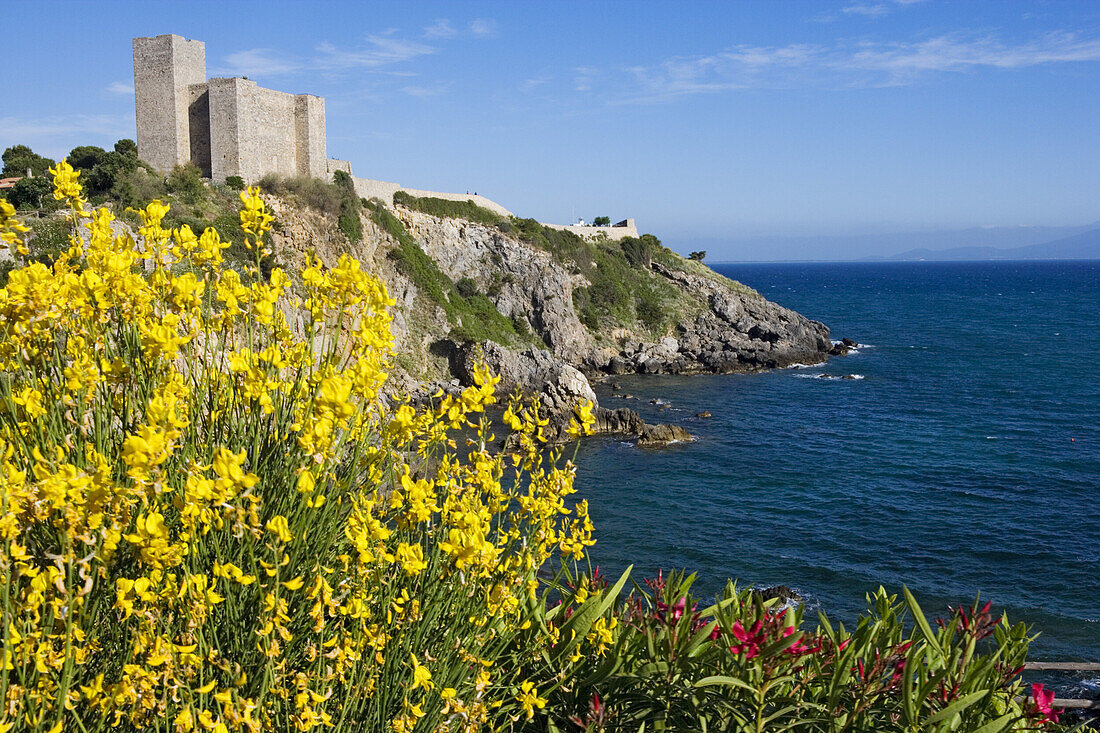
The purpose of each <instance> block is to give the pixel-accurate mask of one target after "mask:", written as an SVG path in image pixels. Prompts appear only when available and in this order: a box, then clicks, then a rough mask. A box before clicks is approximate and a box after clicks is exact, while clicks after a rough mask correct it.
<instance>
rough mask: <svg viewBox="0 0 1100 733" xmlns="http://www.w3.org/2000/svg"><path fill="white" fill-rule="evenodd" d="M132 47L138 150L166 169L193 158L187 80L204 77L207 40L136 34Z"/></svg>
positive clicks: (189, 82) (201, 80) (198, 81)
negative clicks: (152, 36)
mask: <svg viewBox="0 0 1100 733" xmlns="http://www.w3.org/2000/svg"><path fill="white" fill-rule="evenodd" d="M133 52H134V104H135V111H136V114H137V145H138V155H139V156H141V158H142V160H145V161H147V162H148V163H149V164H150V165H152V166H153V167H154V168H156V169H157V170H160V171H169V170H171V169H172V167H173V166H176V165H178V164H181V163H186V162H187V161H189V160H191V124H190V106H191V104H192V102H194V101H196V100H195V99H193V98H192V95H191V92H190V86H191V85H192V84H203V83H205V82H206V46H205V45H204V44H203V43H202V42H201V41H189V40H187V39H185V38H181V37H180V36H174V35H165V36H157V37H155V38H135V39H134V40H133ZM201 146H202V144H201V143H199V147H200V148H201Z"/></svg>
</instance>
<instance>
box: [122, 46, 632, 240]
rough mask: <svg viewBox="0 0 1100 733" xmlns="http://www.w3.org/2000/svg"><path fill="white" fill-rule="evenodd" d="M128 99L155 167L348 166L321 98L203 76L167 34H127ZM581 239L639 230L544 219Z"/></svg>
mask: <svg viewBox="0 0 1100 733" xmlns="http://www.w3.org/2000/svg"><path fill="white" fill-rule="evenodd" d="M133 47H134V103H135V107H136V113H137V146H138V156H139V157H141V159H142V160H144V161H146V162H147V163H149V164H150V165H152V166H153V167H154V168H156V169H157V170H159V171H161V172H164V173H167V172H168V171H170V170H171V169H172V168H173V167H175V166H177V165H182V164H185V163H193V164H194V165H195V166H196V167H197V168H198V169H199V170H200V171H202V174H203V176H205V177H207V178H210V179H211V180H213V181H215V182H217V183H224V182H225V179H226V178H229V177H230V176H240V177H241V178H242V179H244V181H245V182H246V183H255V182H256V181H258V180H259V179H260V178H261V177H262V176H263V175H264V174H267V173H277V174H279V175H283V176H309V177H312V178H322V179H326V180H331V179H332V177H333V175H334V174H335V172H336V171H338V170H341V171H344V172H346V173H348V174H349V175H351V172H352V171H351V164H350V163H349V162H347V161H345V160H335V159H332V158H329V157H327V152H326V146H325V100H324V99H323V98H322V97H318V96H315V95H312V94H287V93H286V92H277V91H275V90H273V89H265V88H263V87H261V86H259V85H258V84H257V83H256V82H254V81H250V80H248V79H244V78H240V77H232V78H214V79H208V78H207V77H206V44H204V43H203V42H202V41H192V40H188V39H186V38H183V37H182V36H177V35H173V34H166V35H161V36H154V37H151V38H135V39H134V40H133ZM352 181H353V182H354V184H355V190H356V193H358V194H359V195H360V196H362V197H364V198H375V197H377V198H380V199H382V200H383V201H384V202H386V204H387V205H392V203H393V194H394V193H396V192H397V191H406V192H407V193H409V194H410V195H412V196H430V197H434V198H442V199H448V200H452V201H466V200H471V201H473V202H474V203H475V204H477V205H478V206H482V207H484V208H486V209H489V210H490V211H493V212H496V213H497V214H500V215H501V216H511V215H512V212H510V211H508V209H506V208H504V207H503V206H501V205H500V204H498V203H496V202H495V201H492V200H490V199H488V198H486V197H484V196H478V195H476V194H474V195H470V194H468V193H467V194H457V193H442V192H439V191H424V190H420V189H413V188H406V187H404V186H402V185H401V184H399V183H393V182H390V181H376V180H372V179H369V178H359V177H357V176H352ZM550 226H554V227H555V228H558V229H567V230H575V231H576V233H577V234H579V235H581V236H583V237H589V238H591V237H599V236H601V235H602V236H606V237H608V238H610V239H622V238H623V237H627V236H632V237H636V236H638V230H637V228H636V227H635V226H634V220H633V219H627V220H626V221H623V222H620V223H619V224H616V225H615V226H613V227H587V226H562V225H550Z"/></svg>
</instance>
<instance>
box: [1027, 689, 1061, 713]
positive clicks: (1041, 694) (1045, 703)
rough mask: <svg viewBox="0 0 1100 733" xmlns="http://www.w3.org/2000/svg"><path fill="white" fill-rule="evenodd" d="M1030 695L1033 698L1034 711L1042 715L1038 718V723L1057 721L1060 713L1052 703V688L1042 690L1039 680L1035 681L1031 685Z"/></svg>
mask: <svg viewBox="0 0 1100 733" xmlns="http://www.w3.org/2000/svg"><path fill="white" fill-rule="evenodd" d="M1031 697H1032V698H1034V700H1035V712H1038V713H1041V715H1042V717H1039V716H1035V717H1036V718H1038V721H1039V722H1040V723H1046V722H1048V721H1049V722H1051V723H1057V722H1058V715H1059V714H1061V712H1062V711H1061V710H1055V709H1054V707H1053V703H1054V690H1044V689H1043V685H1042V683H1041V682H1036V683H1035V684H1033V685H1032V686H1031Z"/></svg>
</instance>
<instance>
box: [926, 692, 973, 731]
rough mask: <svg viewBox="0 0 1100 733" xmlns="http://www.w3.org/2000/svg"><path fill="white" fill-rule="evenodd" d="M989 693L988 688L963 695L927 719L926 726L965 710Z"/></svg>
mask: <svg viewBox="0 0 1100 733" xmlns="http://www.w3.org/2000/svg"><path fill="white" fill-rule="evenodd" d="M988 694H989V691H988V690H981V691H980V692H971V693H970V694H969V695H963V696H962V697H960V698H959V699H958V700H956V701H955V702H953V703H951V704H950V705H948V706H947V707H945V708H944V709H943V710H941V711H939V712H938V713H936V714H935V715H932V716H931V717H929V718H928V719H927V720H925V721H924V727H928V726H930V725H932V724H933V723H938V722H940V721H941V720H947V719H948V718H950V717H951V716H953V715H955V714H956V713H960V712H962V711H963V710H966V709H967V708H968V707H970V706H971V705H973V704H974V703H976V702H978V700H981V699H982V698H983V697H985V696H986V695H988Z"/></svg>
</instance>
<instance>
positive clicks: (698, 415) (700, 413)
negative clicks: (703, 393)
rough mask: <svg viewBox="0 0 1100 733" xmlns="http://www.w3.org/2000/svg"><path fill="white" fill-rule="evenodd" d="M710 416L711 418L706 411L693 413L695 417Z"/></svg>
mask: <svg viewBox="0 0 1100 733" xmlns="http://www.w3.org/2000/svg"><path fill="white" fill-rule="evenodd" d="M710 416H711V415H710V413H709V412H708V411H706V410H703V411H702V412H697V413H695V417H700V418H707V417H710Z"/></svg>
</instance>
